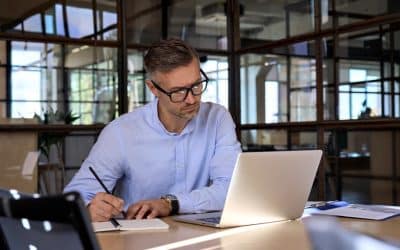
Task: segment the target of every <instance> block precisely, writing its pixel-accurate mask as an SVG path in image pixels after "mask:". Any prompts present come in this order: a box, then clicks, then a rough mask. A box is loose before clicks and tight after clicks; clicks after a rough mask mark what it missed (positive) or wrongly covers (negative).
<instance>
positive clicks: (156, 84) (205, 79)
mask: <svg viewBox="0 0 400 250" xmlns="http://www.w3.org/2000/svg"><path fill="white" fill-rule="evenodd" d="M200 73H201V75H203V77H204V79H202V80H200V81H197V82H195V83H193V84H192V85H190V87H180V88H179V89H177V90H173V91H166V90H165V89H163V88H161V87H160V85H159V84H158V83H156V82H155V81H153V80H152V79H150V81H151V83H152V84H153V86H154V87H155V88H156V89H158V90H159V91H161V92H162V93H164V94H165V95H167V96H169V99H170V101H171V102H173V103H181V102H184V101H185V100H186V98H187V97H188V95H189V91H190V92H191V93H192V95H193V96H199V95H201V94H203V93H204V91H206V89H207V85H208V81H209V80H210V79H209V78H208V76H207V75H206V73H204V71H203V70H202V69H200ZM204 82H205V85H206V86H205V87H204V89H203V90H202V91H201V93H200V94H195V93H194V92H193V87H195V86H196V85H198V84H200V83H203V84H204ZM182 90H185V91H186V94H185V97H184V98H183V99H182V101H179V102H175V101H173V100H172V94H174V93H176V92H179V91H182Z"/></svg>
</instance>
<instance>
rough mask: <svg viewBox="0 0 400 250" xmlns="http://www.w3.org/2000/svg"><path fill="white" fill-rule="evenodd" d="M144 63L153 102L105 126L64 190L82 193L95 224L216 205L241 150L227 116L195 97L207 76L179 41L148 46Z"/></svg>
mask: <svg viewBox="0 0 400 250" xmlns="http://www.w3.org/2000/svg"><path fill="white" fill-rule="evenodd" d="M144 65H145V69H146V71H147V73H148V76H149V79H148V80H146V84H147V86H148V88H149V89H150V90H151V92H152V93H153V94H154V95H155V97H156V98H155V100H154V101H152V102H151V103H149V104H147V105H145V106H143V107H141V108H138V109H136V110H135V111H133V112H130V113H128V114H125V115H122V116H121V117H120V118H118V119H116V120H114V121H113V122H111V123H110V124H108V125H107V126H106V127H105V128H104V130H103V131H102V133H101V134H100V136H99V138H98V141H97V142H96V144H95V145H94V146H93V148H92V150H91V152H90V154H89V156H88V158H87V159H86V160H85V161H84V163H83V165H82V167H81V169H80V170H79V171H78V173H77V174H76V175H75V176H74V178H73V179H72V181H71V182H70V183H69V184H68V186H67V187H66V188H65V190H64V191H65V192H67V191H73V190H75V191H79V192H80V193H81V195H82V196H83V198H84V200H85V201H86V203H87V206H88V209H89V212H90V215H91V218H92V220H93V221H105V220H109V219H110V218H111V217H113V216H116V215H118V214H120V213H121V212H122V211H123V210H125V209H127V211H126V218H127V219H133V218H136V219H142V218H154V217H161V216H168V215H172V214H176V213H194V212H206V211H211V210H221V209H222V208H223V205H224V201H225V197H226V192H227V188H228V185H229V182H230V178H231V175H232V171H233V167H234V165H235V161H236V158H237V155H238V153H239V152H240V144H239V142H238V141H237V138H236V134H235V126H234V123H233V121H232V118H231V116H230V114H229V113H228V112H227V110H226V109H225V108H224V107H222V106H220V105H218V104H213V103H203V102H201V101H200V99H201V94H202V93H203V92H204V91H205V89H206V88H207V82H208V78H207V76H206V75H205V74H204V72H203V71H201V69H200V63H199V57H198V55H197V53H196V51H195V50H194V49H193V48H191V47H190V46H188V45H187V44H185V43H184V42H183V41H181V40H177V39H168V40H163V41H161V42H159V43H156V44H154V45H153V46H152V47H151V48H150V49H149V51H148V52H147V54H146V56H145V58H144ZM90 166H91V167H92V168H93V169H94V170H95V171H96V173H97V174H98V176H99V178H100V179H101V180H102V181H103V182H104V184H105V186H107V188H108V189H109V190H112V189H113V188H114V187H115V185H116V183H117V181H118V183H119V189H120V192H119V195H120V197H121V198H122V199H121V198H118V197H116V196H114V195H111V194H107V193H105V192H104V189H102V187H101V185H100V184H99V183H98V182H97V181H96V179H95V177H94V176H93V174H92V173H91V172H90V171H89V167H90Z"/></svg>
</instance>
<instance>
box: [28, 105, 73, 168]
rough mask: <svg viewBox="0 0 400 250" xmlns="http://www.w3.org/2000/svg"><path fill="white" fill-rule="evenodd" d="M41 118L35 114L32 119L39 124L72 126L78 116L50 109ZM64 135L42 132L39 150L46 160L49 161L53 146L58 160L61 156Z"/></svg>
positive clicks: (69, 112)
mask: <svg viewBox="0 0 400 250" xmlns="http://www.w3.org/2000/svg"><path fill="white" fill-rule="evenodd" d="M42 115H43V116H40V115H38V114H36V113H35V115H34V118H35V119H37V120H38V122H39V123H41V124H60V123H62V124H72V122H74V121H75V120H77V119H79V118H80V116H79V115H75V114H73V113H72V112H71V111H68V112H66V113H65V112H63V111H59V110H56V111H54V110H53V109H52V108H51V107H50V108H49V109H48V110H47V111H44V112H43V114H42ZM64 138H65V134H62V133H49V132H44V133H41V134H40V135H39V149H40V151H41V152H42V153H43V154H44V155H45V156H46V159H47V160H48V161H49V157H50V150H51V147H52V146H53V145H54V146H56V148H57V152H58V156H59V160H61V159H62V158H60V156H61V155H60V154H61V146H62V142H63V141H64Z"/></svg>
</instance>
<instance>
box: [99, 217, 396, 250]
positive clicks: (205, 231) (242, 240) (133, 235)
mask: <svg viewBox="0 0 400 250" xmlns="http://www.w3.org/2000/svg"><path fill="white" fill-rule="evenodd" d="M308 219H309V218H308V217H306V218H303V219H301V220H296V221H286V222H277V223H268V224H260V225H253V226H246V227H236V228H230V229H214V228H210V227H205V226H196V225H191V224H187V223H181V222H175V221H173V220H172V219H171V218H165V219H164V221H165V222H166V223H168V224H169V225H170V228H169V230H168V231H159V232H132V231H131V232H129V231H125V232H106V233H98V234H97V238H98V239H99V242H100V245H101V247H102V249H104V250H108V249H113V250H125V249H147V248H154V247H163V249H171V248H172V249H300V250H301V249H311V245H310V244H311V243H310V240H309V236H308V233H307V231H306V228H305V226H304V222H305V221H307V220H308ZM338 221H339V222H340V224H341V225H342V226H343V227H345V228H347V229H350V230H353V231H357V232H361V233H365V234H368V235H372V236H375V237H378V238H381V239H384V240H389V241H393V240H394V241H397V242H398V241H400V217H395V218H391V219H388V220H385V221H370V220H360V219H347V218H339V219H338Z"/></svg>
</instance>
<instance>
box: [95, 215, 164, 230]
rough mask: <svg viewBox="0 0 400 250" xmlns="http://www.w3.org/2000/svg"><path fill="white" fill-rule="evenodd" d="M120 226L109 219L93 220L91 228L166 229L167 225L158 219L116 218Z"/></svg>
mask: <svg viewBox="0 0 400 250" xmlns="http://www.w3.org/2000/svg"><path fill="white" fill-rule="evenodd" d="M117 221H118V223H119V224H120V226H114V225H113V223H111V221H104V222H93V223H92V225H93V230H94V231H95V232H107V231H149V230H151V231H153V230H167V229H168V228H169V225H168V224H167V223H165V222H164V221H162V220H160V219H157V218H156V219H143V220H117Z"/></svg>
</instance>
